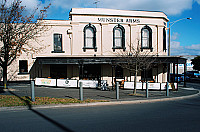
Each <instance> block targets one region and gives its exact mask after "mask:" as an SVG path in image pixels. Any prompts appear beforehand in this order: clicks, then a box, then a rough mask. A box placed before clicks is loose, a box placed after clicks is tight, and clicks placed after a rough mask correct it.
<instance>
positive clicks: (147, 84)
mask: <svg viewBox="0 0 200 132" xmlns="http://www.w3.org/2000/svg"><path fill="white" fill-rule="evenodd" d="M148 97H149V83H148V82H146V98H148Z"/></svg>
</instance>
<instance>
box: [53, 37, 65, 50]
mask: <svg viewBox="0 0 200 132" xmlns="http://www.w3.org/2000/svg"><path fill="white" fill-rule="evenodd" d="M53 40H54V44H53V46H54V51H52V53H63V52H64V51H62V34H57V33H56V34H53Z"/></svg>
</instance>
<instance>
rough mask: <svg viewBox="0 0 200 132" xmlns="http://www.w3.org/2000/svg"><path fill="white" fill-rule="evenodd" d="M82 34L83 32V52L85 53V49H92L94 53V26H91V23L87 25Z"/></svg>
mask: <svg viewBox="0 0 200 132" xmlns="http://www.w3.org/2000/svg"><path fill="white" fill-rule="evenodd" d="M83 32H84V47H83V50H84V51H86V49H94V50H95V51H97V48H96V28H95V26H94V25H91V23H89V24H88V25H86V26H85V28H84V30H83Z"/></svg>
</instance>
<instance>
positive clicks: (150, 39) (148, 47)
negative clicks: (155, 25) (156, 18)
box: [141, 25, 153, 52]
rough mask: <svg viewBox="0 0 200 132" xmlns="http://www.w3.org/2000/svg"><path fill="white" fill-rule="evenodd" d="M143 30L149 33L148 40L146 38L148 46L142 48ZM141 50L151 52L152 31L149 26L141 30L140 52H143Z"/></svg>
mask: <svg viewBox="0 0 200 132" xmlns="http://www.w3.org/2000/svg"><path fill="white" fill-rule="evenodd" d="M143 30H148V32H149V38H148V46H147V47H143ZM143 49H150V51H151V52H152V51H153V48H152V29H151V28H150V27H149V26H147V25H146V26H144V27H143V28H142V29H141V51H143Z"/></svg>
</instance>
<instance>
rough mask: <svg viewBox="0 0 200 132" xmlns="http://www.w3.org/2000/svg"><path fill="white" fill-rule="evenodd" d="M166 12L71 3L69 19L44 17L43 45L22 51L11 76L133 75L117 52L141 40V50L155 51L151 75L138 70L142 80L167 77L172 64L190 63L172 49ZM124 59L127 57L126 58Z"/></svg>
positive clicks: (93, 77)
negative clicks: (169, 48) (172, 53)
mask: <svg viewBox="0 0 200 132" xmlns="http://www.w3.org/2000/svg"><path fill="white" fill-rule="evenodd" d="M168 21H169V19H168V18H167V16H166V14H164V13H163V12H155V11H131V10H114V9H101V8H72V9H71V11H70V13H69V20H44V23H45V25H46V26H47V27H48V30H47V31H46V32H44V33H43V34H42V35H41V36H40V37H39V41H37V43H36V42H34V41H32V42H30V43H31V44H33V45H37V46H38V45H39V46H40V47H43V48H42V50H40V51H39V52H37V53H34V54H28V55H27V54H25V53H24V54H22V55H21V56H20V57H19V58H18V59H17V60H16V61H15V62H14V63H13V64H12V65H11V66H10V70H9V75H8V79H9V80H29V79H35V78H36V77H42V78H64V79H77V80H80V79H88V80H98V81H100V80H106V81H107V82H108V84H109V85H110V86H111V85H113V83H114V80H115V79H116V78H117V79H125V80H128V81H133V80H134V74H130V71H129V70H127V69H125V68H122V67H120V66H118V65H117V63H119V56H118V55H117V54H118V53H120V52H121V53H122V52H124V53H125V52H129V51H131V50H132V47H133V46H137V45H139V46H140V47H139V48H140V49H141V54H142V52H146V51H147V52H150V54H151V55H153V54H154V55H156V61H154V63H155V64H156V66H153V67H152V68H151V69H149V70H148V71H147V72H145V73H146V75H144V74H143V71H141V72H139V74H138V77H137V79H138V80H137V81H140V80H142V79H143V78H144V76H146V77H147V78H150V79H152V80H154V81H155V82H167V71H168V70H167V65H168V64H170V63H176V64H178V63H185V59H182V58H180V57H169V56H168V55H167V46H168V44H167V33H166V32H167V22H168ZM121 60H123V59H121Z"/></svg>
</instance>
